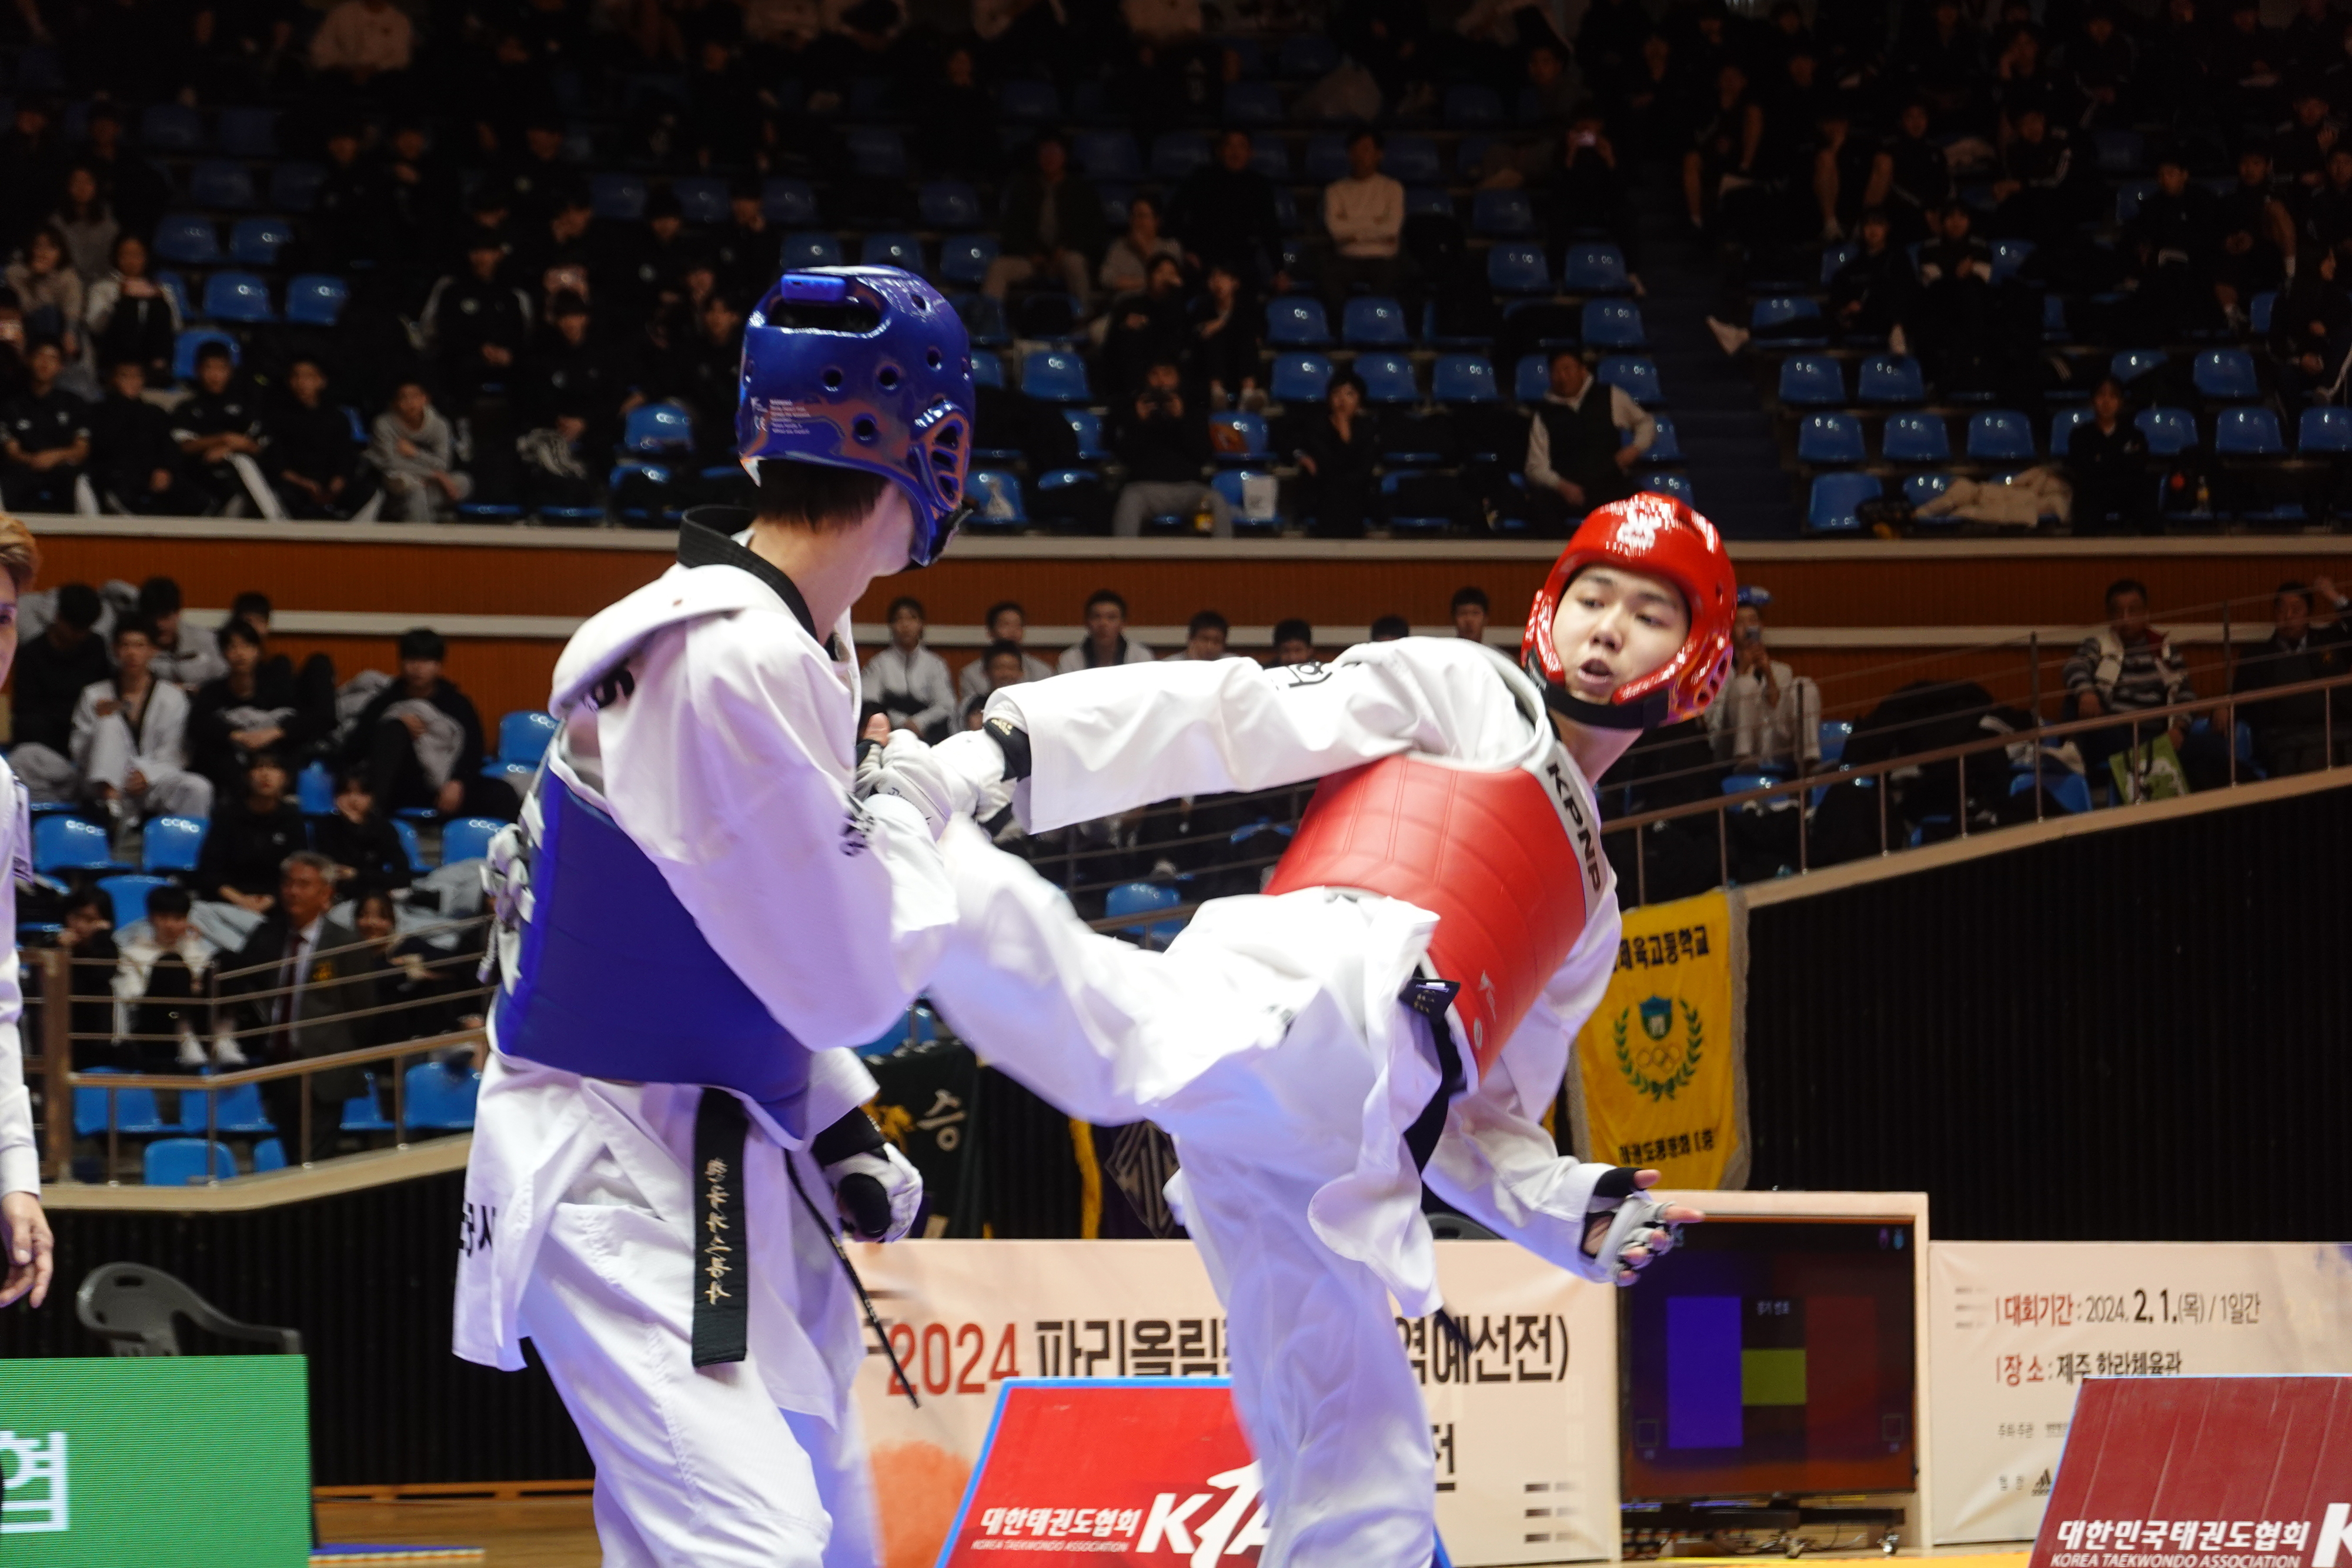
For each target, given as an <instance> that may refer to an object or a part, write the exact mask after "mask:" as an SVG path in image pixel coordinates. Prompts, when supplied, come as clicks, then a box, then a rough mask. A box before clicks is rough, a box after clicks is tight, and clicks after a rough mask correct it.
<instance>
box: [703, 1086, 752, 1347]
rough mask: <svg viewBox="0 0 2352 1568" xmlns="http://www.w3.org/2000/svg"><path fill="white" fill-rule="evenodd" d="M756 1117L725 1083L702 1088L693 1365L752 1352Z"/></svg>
mask: <svg viewBox="0 0 2352 1568" xmlns="http://www.w3.org/2000/svg"><path fill="white" fill-rule="evenodd" d="M750 1136H751V1116H750V1115H749V1113H746V1112H745V1111H744V1109H743V1103H742V1102H741V1101H740V1100H738V1099H736V1098H735V1096H734V1095H732V1094H730V1093H728V1092H726V1091H725V1090H723V1089H705V1090H704V1091H703V1092H702V1103H701V1104H700V1105H698V1106H697V1107H696V1109H695V1113H694V1180H695V1188H694V1238H695V1246H694V1255H695V1260H696V1263H697V1267H696V1269H695V1274H696V1279H695V1284H694V1364H695V1365H697V1366H716V1365H719V1364H722V1363H725V1362H730V1361H740V1360H742V1359H743V1357H744V1355H745V1354H747V1351H748V1346H749V1339H750V1333H751V1285H750V1281H749V1278H748V1276H749V1274H750V1264H751V1228H750V1226H749V1225H748V1223H747V1222H746V1221H745V1220H744V1218H743V1152H744V1145H745V1142H746V1140H747V1139H749V1137H750Z"/></svg>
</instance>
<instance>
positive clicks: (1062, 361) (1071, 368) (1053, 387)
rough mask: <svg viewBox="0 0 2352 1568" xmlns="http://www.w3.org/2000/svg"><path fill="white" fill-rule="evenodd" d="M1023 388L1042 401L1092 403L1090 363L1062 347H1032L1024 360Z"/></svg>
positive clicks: (1028, 393)
mask: <svg viewBox="0 0 2352 1568" xmlns="http://www.w3.org/2000/svg"><path fill="white" fill-rule="evenodd" d="M1021 390H1022V391H1023V392H1024V393H1026V394H1027V395H1029V396H1030V397H1033V398H1035V399H1036V400H1037V401H1038V402H1094V397H1093V394H1092V393H1090V392H1088V391H1087V362H1086V361H1084V360H1082V359H1080V358H1078V356H1077V355H1076V354H1071V353H1065V352H1064V351H1063V350H1059V349H1033V350H1030V351H1029V352H1028V353H1026V354H1024V355H1023V356H1022V359H1021Z"/></svg>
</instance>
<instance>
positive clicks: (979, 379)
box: [971, 352, 1004, 392]
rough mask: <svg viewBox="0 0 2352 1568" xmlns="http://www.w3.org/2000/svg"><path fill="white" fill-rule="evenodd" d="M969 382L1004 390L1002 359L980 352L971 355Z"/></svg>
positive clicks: (977, 385) (978, 385) (1000, 390)
mask: <svg viewBox="0 0 2352 1568" xmlns="http://www.w3.org/2000/svg"><path fill="white" fill-rule="evenodd" d="M971 384H972V385H974V386H976V387H994V388H995V389H996V390H997V391H998V392H1003V390H1004V361H1003V360H1000V359H998V358H997V357H996V356H995V355H994V354H991V353H986V352H982V353H977V354H974V355H973V356H972V357H971Z"/></svg>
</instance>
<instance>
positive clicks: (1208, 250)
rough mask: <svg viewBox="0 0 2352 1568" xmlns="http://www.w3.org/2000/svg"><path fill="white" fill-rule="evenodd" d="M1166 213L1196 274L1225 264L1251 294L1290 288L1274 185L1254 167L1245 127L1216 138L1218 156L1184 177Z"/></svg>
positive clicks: (1188, 264)
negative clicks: (1283, 260)
mask: <svg viewBox="0 0 2352 1568" xmlns="http://www.w3.org/2000/svg"><path fill="white" fill-rule="evenodd" d="M1167 215H1168V226H1169V227H1170V228H1171V229H1172V230H1173V231H1175V235H1176V237H1177V238H1178V239H1180V240H1181V241H1182V242H1183V245H1184V264H1185V266H1186V267H1190V268H1191V269H1192V272H1193V274H1194V275H1195V276H1197V277H1205V276H1206V275H1207V273H1208V270H1209V268H1210V267H1217V266H1223V267H1227V268H1229V269H1230V270H1231V271H1232V272H1233V274H1234V277H1238V278H1240V279H1241V280H1242V281H1243V283H1244V285H1245V286H1246V287H1248V288H1249V289H1250V290H1251V292H1252V293H1253V294H1255V291H1256V290H1257V289H1258V288H1260V287H1265V286H1269V285H1270V286H1271V287H1272V288H1273V291H1274V292H1275V293H1276V294H1279V293H1282V292H1283V291H1284V290H1286V289H1287V288H1288V287H1290V277H1289V274H1287V273H1286V272H1285V271H1284V270H1283V262H1282V219H1281V217H1280V215H1279V214H1278V213H1277V211H1276V206H1275V201H1274V183H1273V182H1272V181H1271V180H1268V179H1267V178H1266V177H1265V175H1264V174H1262V173H1260V172H1258V171H1257V170H1255V169H1254V168H1252V167H1250V139H1249V132H1247V131H1238V130H1231V131H1225V132H1224V133H1223V135H1221V136H1220V137H1219V138H1218V139H1217V152H1216V156H1215V157H1214V158H1213V159H1212V160H1211V161H1210V162H1207V163H1205V164H1203V165H1202V167H1200V168H1198V169H1195V170H1193V171H1192V172H1191V173H1190V174H1187V175H1185V176H1184V180H1183V183H1181V184H1180V185H1178V186H1177V187H1176V195H1175V199H1174V200H1173V201H1171V202H1170V203H1169V204H1168V214H1167Z"/></svg>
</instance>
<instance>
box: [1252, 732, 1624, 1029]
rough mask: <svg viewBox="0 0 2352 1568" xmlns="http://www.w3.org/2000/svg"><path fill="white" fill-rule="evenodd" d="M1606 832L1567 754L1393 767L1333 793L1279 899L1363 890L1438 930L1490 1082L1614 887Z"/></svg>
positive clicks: (1311, 809)
mask: <svg viewBox="0 0 2352 1568" xmlns="http://www.w3.org/2000/svg"><path fill="white" fill-rule="evenodd" d="M1607 883H1608V871H1607V868H1606V867H1605V865H1604V864H1603V862H1602V861H1601V834H1600V824H1599V823H1598V822H1597V821H1595V820H1594V816H1593V810H1592V807H1591V802H1590V801H1589V800H1587V798H1586V796H1585V793H1584V787H1583V784H1582V781H1581V780H1580V779H1578V778H1577V777H1576V775H1575V773H1574V772H1573V771H1572V770H1571V769H1570V768H1569V766H1568V765H1567V763H1566V762H1565V761H1564V760H1563V759H1562V758H1561V757H1560V754H1559V751H1558V749H1557V748H1554V749H1551V750H1549V751H1547V752H1546V753H1545V754H1544V755H1543V756H1541V757H1539V758H1536V759H1535V760H1534V761H1532V762H1530V763H1528V765H1526V766H1524V767H1519V768H1506V769H1502V770H1499V771H1494V770H1489V771H1484V772H1473V771H1470V770H1467V769H1465V768H1455V767H1451V766H1448V765H1446V764H1444V763H1442V762H1438V761H1434V760H1432V759H1431V758H1422V757H1408V756H1400V757H1390V758H1382V759H1381V761H1378V762H1374V763H1370V764H1369V765H1367V766H1365V767H1362V768H1350V769H1349V771H1347V772H1345V773H1335V774H1333V775H1331V777H1329V778H1328V779H1324V780H1323V782H1322V784H1321V785H1320V786H1319V787H1318V789H1316V791H1315V799H1314V800H1312V801H1311V802H1309V803H1308V805H1307V814H1306V816H1305V817H1303V818H1301V819H1300V821H1299V823H1298V831H1297V836H1296V837H1294V838H1293V839H1292V840H1291V843H1290V848H1289V849H1288V850H1287V851H1286V852H1285V853H1284V854H1283V857H1282V861H1281V863H1279V864H1278V865H1276V867H1275V870H1274V877H1273V880H1272V881H1270V882H1268V883H1266V888H1265V891H1266V892H1267V893H1269V894H1277V893H1295V892H1297V891H1299V890H1300V889H1302V888H1310V887H1346V888H1360V889H1361V890H1362V891H1364V892H1366V893H1377V894H1384V895H1386V896H1388V897H1390V898H1396V899H1402V900H1403V901H1404V902H1405V903H1407V904H1417V905H1419V906H1420V907H1421V908H1423V909H1426V910H1428V911H1429V912H1430V913H1432V914H1433V915H1436V916H1437V934H1436V936H1435V937H1434V938H1433V940H1432V941H1431V943H1430V945H1429V959H1430V966H1431V967H1432V968H1433V970H1434V971H1435V972H1436V975H1437V977H1439V978H1441V979H1447V980H1454V981H1458V982H1460V984H1461V987H1462V994H1461V996H1460V998H1458V999H1457V1000H1456V1001H1455V1003H1454V1011H1455V1014H1456V1015H1457V1016H1458V1017H1459V1018H1460V1019H1461V1020H1462V1024H1463V1028H1464V1030H1465V1032H1466V1033H1467V1034H1468V1036H1469V1039H1470V1049H1471V1051H1472V1054H1473V1055H1475V1057H1476V1058H1477V1062H1478V1071H1480V1072H1482V1073H1483V1072H1484V1071H1486V1068H1487V1066H1488V1065H1489V1064H1491V1063H1492V1062H1493V1061H1494V1060H1495V1058H1496V1055H1497V1054H1499V1053H1500V1052H1501V1051H1502V1049H1503V1044H1504V1042H1505V1041H1507V1040H1509V1039H1510V1038H1511V1035H1512V1033H1513V1032H1514V1031H1515V1030H1517V1029H1518V1027H1519V1024H1520V1021H1521V1020H1522V1019H1525V1018H1526V1017H1527V1016H1528V1009H1529V1008H1531V1007H1533V1006H1534V1005H1535V1002H1536V998H1538V997H1539V996H1541V995H1542V994H1543V988H1544V986H1545V985H1546V983H1547V982H1549V980H1550V979H1551V977H1552V976H1553V974H1554V973H1555V972H1557V971H1558V970H1559V967H1560V965H1561V964H1562V963H1564V962H1566V961H1567V958H1568V955H1569V950H1570V948H1572V947H1574V946H1576V939H1577V938H1578V937H1579V936H1581V935H1583V932H1584V924H1585V920H1586V918H1587V916H1588V915H1589V914H1590V912H1591V906H1592V904H1593V902H1594V901H1596V900H1597V899H1598V898H1599V897H1600V896H1601V892H1602V890H1603V889H1604V888H1605V887H1606V886H1607Z"/></svg>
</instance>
